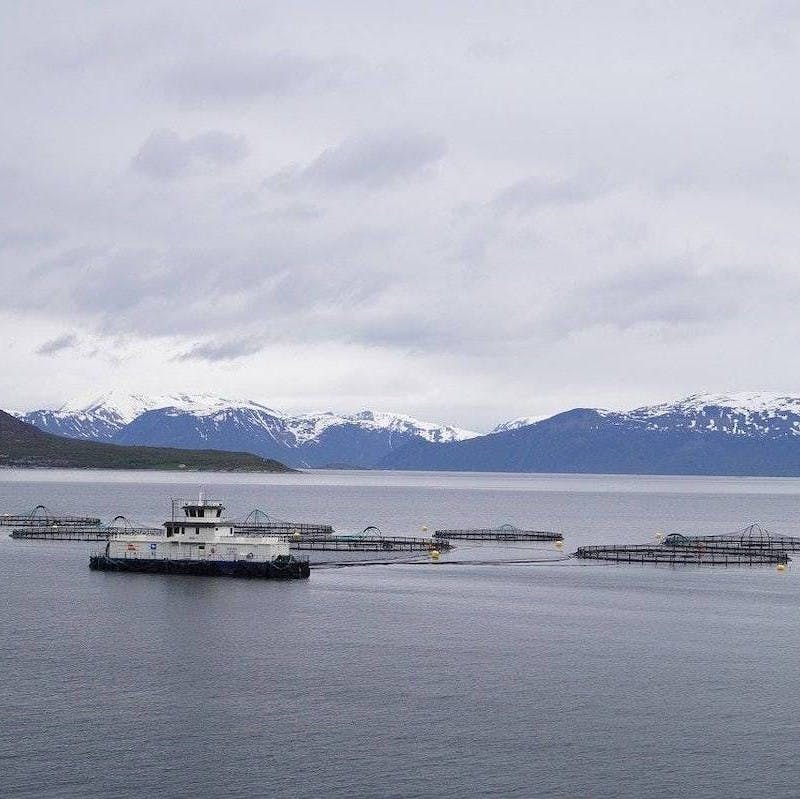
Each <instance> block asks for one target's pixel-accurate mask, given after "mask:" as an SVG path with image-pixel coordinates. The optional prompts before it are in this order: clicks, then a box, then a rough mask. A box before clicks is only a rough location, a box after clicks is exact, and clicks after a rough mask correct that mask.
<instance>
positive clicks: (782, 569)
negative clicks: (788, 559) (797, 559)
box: [777, 563, 786, 572]
mask: <svg viewBox="0 0 800 799" xmlns="http://www.w3.org/2000/svg"><path fill="white" fill-rule="evenodd" d="M777 568H778V571H779V572H785V571H786V564H785V563H779V564H778V567H777Z"/></svg>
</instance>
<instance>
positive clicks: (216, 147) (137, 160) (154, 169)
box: [131, 129, 248, 180]
mask: <svg viewBox="0 0 800 799" xmlns="http://www.w3.org/2000/svg"><path fill="white" fill-rule="evenodd" d="M247 151H248V149H247V144H246V142H245V140H244V138H243V137H242V136H233V135H231V134H230V133H225V132H224V131H221V130H209V131H206V132H205V133H200V134H198V135H196V136H190V137H189V138H187V139H182V138H181V137H180V136H179V135H178V134H177V133H175V131H172V130H166V129H162V130H156V131H153V133H151V134H150V136H149V137H148V138H147V140H146V141H145V142H144V144H142V146H141V147H140V148H139V151H138V152H137V153H136V155H135V156H134V158H133V161H132V162H131V166H132V167H133V169H135V170H136V171H138V172H141V173H142V174H144V175H147V176H148V177H151V178H155V179H157V180H170V179H174V178H177V177H181V176H182V175H186V174H188V173H191V172H193V171H197V170H203V169H208V168H214V167H221V166H229V165H232V164H235V163H237V162H239V161H241V160H242V159H243V158H244V157H245V156H246V155H247Z"/></svg>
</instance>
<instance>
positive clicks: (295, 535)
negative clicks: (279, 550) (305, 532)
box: [292, 530, 300, 538]
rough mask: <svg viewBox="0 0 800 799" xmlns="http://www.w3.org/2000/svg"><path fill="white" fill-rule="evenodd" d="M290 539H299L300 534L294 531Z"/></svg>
mask: <svg viewBox="0 0 800 799" xmlns="http://www.w3.org/2000/svg"><path fill="white" fill-rule="evenodd" d="M292 538H300V533H298V532H297V530H295V531H294V532H293V533H292Z"/></svg>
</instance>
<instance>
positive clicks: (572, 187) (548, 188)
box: [492, 175, 609, 212]
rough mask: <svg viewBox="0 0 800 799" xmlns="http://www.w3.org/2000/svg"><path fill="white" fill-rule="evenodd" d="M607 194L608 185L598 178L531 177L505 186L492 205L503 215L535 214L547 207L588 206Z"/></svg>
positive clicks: (587, 176)
mask: <svg viewBox="0 0 800 799" xmlns="http://www.w3.org/2000/svg"><path fill="white" fill-rule="evenodd" d="M608 190H609V187H608V186H607V185H606V183H605V182H604V181H603V180H600V179H599V178H597V177H595V176H589V175H586V176H582V177H573V178H545V177H540V176H538V175H532V176H531V177H527V178H523V179H522V180H518V181H516V182H515V183H512V184H511V185H510V186H506V188H504V189H503V190H502V191H500V192H498V193H497V195H496V196H495V198H494V200H493V202H492V205H493V206H494V207H495V208H496V209H497V210H499V211H501V212H507V211H514V212H525V211H534V210H536V209H537V208H542V207H546V206H553V205H573V204H577V203H583V202H587V201H589V200H592V199H594V198H596V197H599V196H601V195H602V194H605V193H606V192H607V191H608Z"/></svg>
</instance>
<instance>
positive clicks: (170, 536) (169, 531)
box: [167, 524, 172, 538]
mask: <svg viewBox="0 0 800 799" xmlns="http://www.w3.org/2000/svg"><path fill="white" fill-rule="evenodd" d="M167 538H172V525H169V524H168V525H167Z"/></svg>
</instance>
